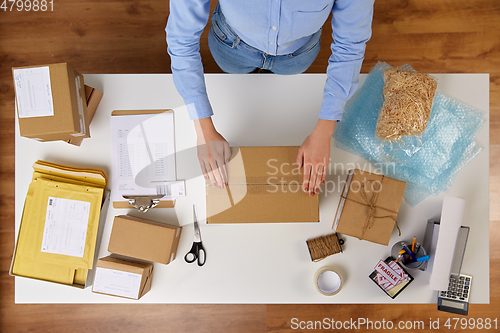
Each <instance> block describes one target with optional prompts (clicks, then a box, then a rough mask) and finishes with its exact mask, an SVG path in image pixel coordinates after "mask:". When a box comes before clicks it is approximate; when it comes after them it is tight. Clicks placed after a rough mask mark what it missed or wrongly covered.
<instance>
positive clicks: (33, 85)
mask: <svg viewBox="0 0 500 333" xmlns="http://www.w3.org/2000/svg"><path fill="white" fill-rule="evenodd" d="M14 84H15V88H16V89H15V90H16V101H17V110H18V114H19V118H31V117H48V116H53V115H54V104H53V101H52V89H51V87H50V72H49V67H47V66H46V67H35V68H20V69H15V70H14Z"/></svg>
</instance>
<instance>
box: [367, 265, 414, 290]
mask: <svg viewBox="0 0 500 333" xmlns="http://www.w3.org/2000/svg"><path fill="white" fill-rule="evenodd" d="M370 279H371V280H372V281H373V282H375V284H376V285H377V286H379V288H380V289H382V290H383V291H384V292H385V293H386V294H387V295H388V296H389V297H390V298H392V299H394V298H396V296H398V295H399V294H400V293H401V292H402V291H403V290H404V289H405V288H406V287H408V285H409V284H410V283H411V282H412V281H413V277H412V276H411V275H410V274H408V272H407V271H405V269H404V268H403V267H401V265H400V264H398V263H397V262H396V260H395V259H394V258H393V257H388V258H387V259H385V260H380V261H379V262H378V263H377V265H376V266H375V270H374V271H373V272H372V273H371V274H370Z"/></svg>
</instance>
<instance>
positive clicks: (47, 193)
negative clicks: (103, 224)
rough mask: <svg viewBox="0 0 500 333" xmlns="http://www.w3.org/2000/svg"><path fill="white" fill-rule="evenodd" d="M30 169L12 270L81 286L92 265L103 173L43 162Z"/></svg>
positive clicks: (102, 190) (103, 185) (22, 274)
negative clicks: (30, 177)
mask: <svg viewBox="0 0 500 333" xmlns="http://www.w3.org/2000/svg"><path fill="white" fill-rule="evenodd" d="M33 168H34V169H35V172H34V174H33V182H32V183H31V184H30V187H29V189H28V194H27V196H26V202H25V207H24V212H23V216H22V222H21V226H20V229H19V236H18V242H17V247H16V253H15V259H14V261H13V266H12V274H13V275H19V276H26V277H32V278H37V279H42V280H48V281H53V282H59V283H64V284H81V285H85V281H86V276H87V272H88V269H91V268H92V266H93V258H94V251H95V245H96V244H95V243H96V238H97V229H98V226H99V216H100V208H101V203H102V197H103V192H104V188H105V187H106V175H105V174H104V171H102V170H99V169H90V168H74V167H68V166H62V165H58V164H54V163H49V162H44V161H37V162H36V163H35V164H34V165H33ZM75 244H76V245H75Z"/></svg>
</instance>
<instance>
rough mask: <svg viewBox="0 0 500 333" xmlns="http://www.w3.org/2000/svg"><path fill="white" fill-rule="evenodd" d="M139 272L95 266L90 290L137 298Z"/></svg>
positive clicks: (139, 285) (139, 282) (140, 276)
mask: <svg viewBox="0 0 500 333" xmlns="http://www.w3.org/2000/svg"><path fill="white" fill-rule="evenodd" d="M141 279H142V275H141V274H136V273H129V272H124V271H117V270H114V269H109V268H103V267H97V268H96V271H95V278H94V285H93V287H92V290H93V291H95V292H98V293H103V294H110V295H115V296H121V297H128V298H134V299H137V298H138V297H139V288H140V287H141Z"/></svg>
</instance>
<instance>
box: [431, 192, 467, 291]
mask: <svg viewBox="0 0 500 333" xmlns="http://www.w3.org/2000/svg"><path fill="white" fill-rule="evenodd" d="M464 209H465V200H462V199H459V198H454V197H449V196H445V197H444V200H443V208H442V211H441V222H440V226H439V236H438V242H437V246H436V254H435V256H434V264H433V268H432V274H431V278H430V281H429V284H430V288H431V289H432V290H448V282H449V280H450V272H451V265H452V262H453V255H454V253H455V246H456V243H457V236H458V231H459V229H460V227H461V226H462V217H463V213H464Z"/></svg>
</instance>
